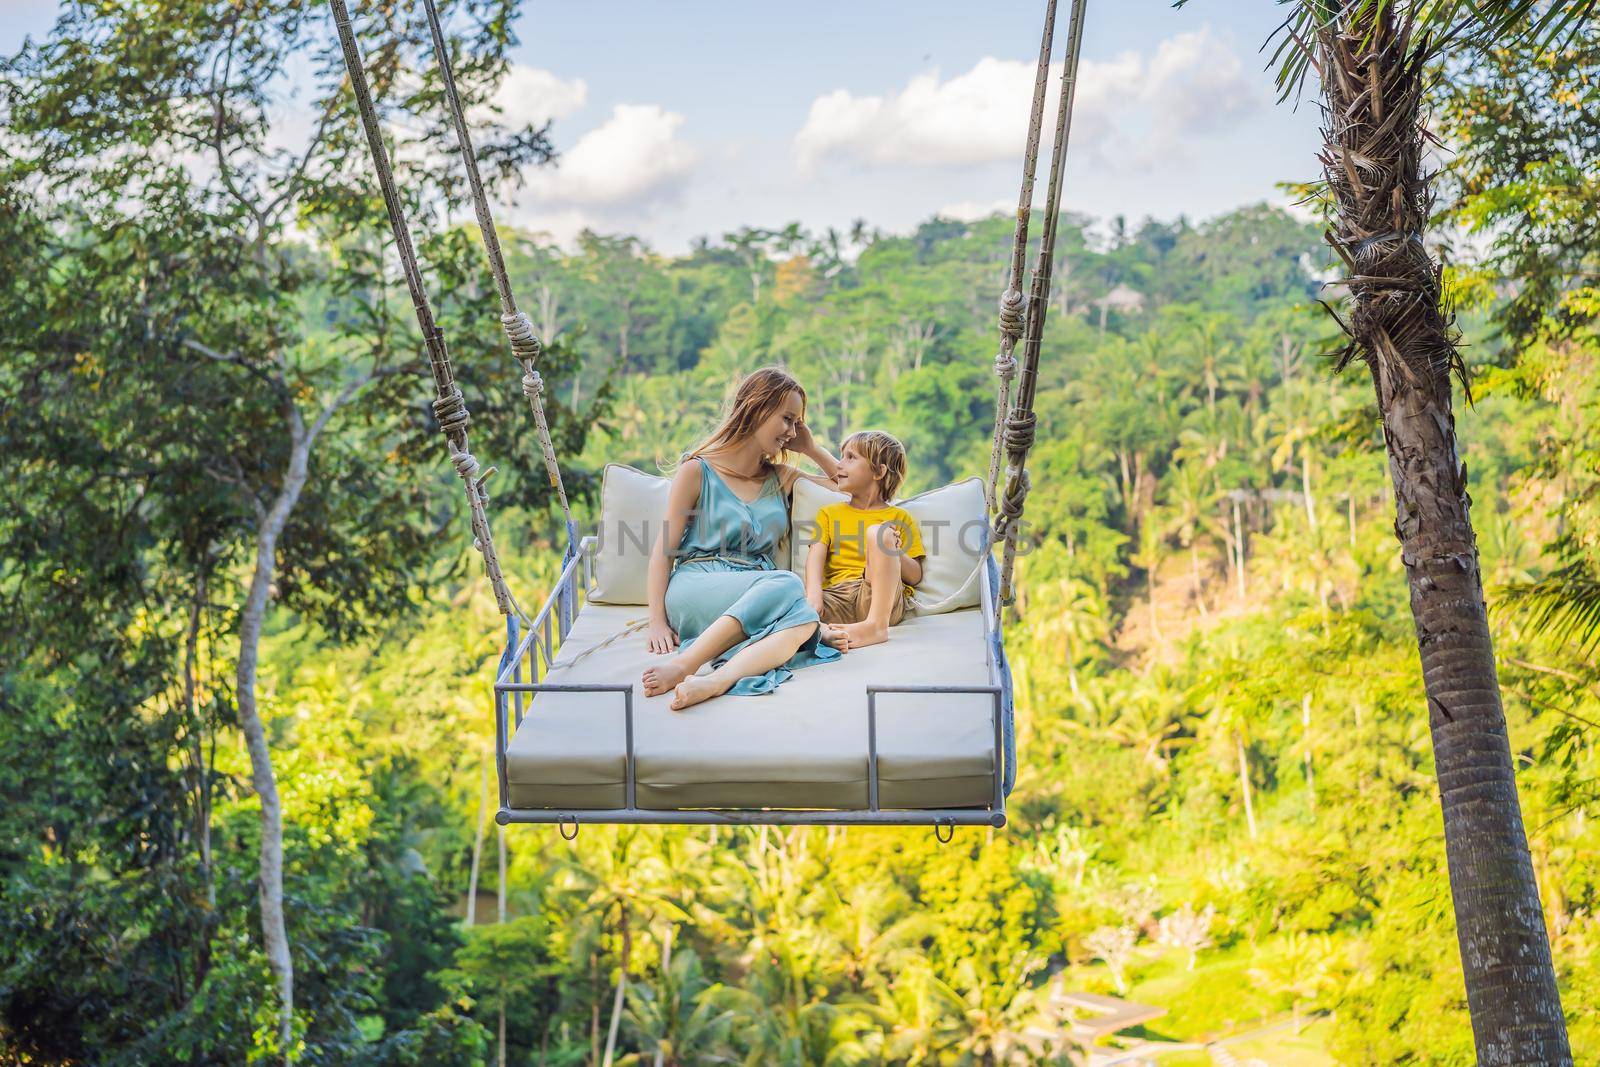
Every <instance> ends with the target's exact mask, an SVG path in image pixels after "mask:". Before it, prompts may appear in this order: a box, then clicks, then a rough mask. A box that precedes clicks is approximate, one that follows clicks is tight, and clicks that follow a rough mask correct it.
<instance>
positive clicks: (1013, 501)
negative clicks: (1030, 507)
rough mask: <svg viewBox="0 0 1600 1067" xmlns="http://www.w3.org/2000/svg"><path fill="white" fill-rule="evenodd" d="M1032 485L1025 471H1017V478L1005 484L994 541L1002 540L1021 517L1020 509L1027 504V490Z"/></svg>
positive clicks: (1031, 480) (995, 525) (995, 526)
mask: <svg viewBox="0 0 1600 1067" xmlns="http://www.w3.org/2000/svg"><path fill="white" fill-rule="evenodd" d="M1032 485H1033V479H1032V478H1030V477H1029V476H1028V472H1027V470H1026V469H1023V470H1021V471H1018V472H1017V477H1016V478H1015V479H1014V480H1012V481H1008V482H1007V483H1006V492H1005V496H1003V497H1002V498H1001V499H1000V517H999V518H998V519H997V520H996V521H995V524H994V534H995V539H996V540H1004V538H1005V536H1006V533H1007V532H1008V531H1009V530H1010V529H1011V524H1012V523H1014V522H1016V521H1017V520H1018V519H1020V518H1021V517H1022V507H1023V505H1024V504H1026V503H1027V500H1028V489H1029V488H1030V487H1031V486H1032Z"/></svg>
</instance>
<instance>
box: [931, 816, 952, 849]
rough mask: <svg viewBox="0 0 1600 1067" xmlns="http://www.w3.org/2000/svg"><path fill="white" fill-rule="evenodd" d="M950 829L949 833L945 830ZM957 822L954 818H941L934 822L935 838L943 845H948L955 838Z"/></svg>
mask: <svg viewBox="0 0 1600 1067" xmlns="http://www.w3.org/2000/svg"><path fill="white" fill-rule="evenodd" d="M944 831H948V833H946V832H944ZM955 836H956V824H955V821H954V820H952V819H940V820H939V821H938V822H936V823H934V824H933V838H934V840H935V841H938V842H939V844H941V845H948V844H949V843H950V842H951V841H953V840H955Z"/></svg>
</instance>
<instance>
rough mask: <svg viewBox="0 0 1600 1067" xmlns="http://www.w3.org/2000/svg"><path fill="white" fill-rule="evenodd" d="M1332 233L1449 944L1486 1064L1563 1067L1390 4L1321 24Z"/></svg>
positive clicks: (1412, 97) (1403, 47) (1416, 59)
mask: <svg viewBox="0 0 1600 1067" xmlns="http://www.w3.org/2000/svg"><path fill="white" fill-rule="evenodd" d="M1317 52H1318V60H1319V70H1320V73H1321V78H1322V89H1323V94H1324V103H1323V107H1324V117H1325V123H1326V128H1325V130H1324V136H1325V141H1326V147H1325V149H1324V151H1323V156H1322V162H1323V165H1324V170H1325V174H1326V177H1327V182H1328V192H1329V195H1330V196H1331V198H1332V200H1333V207H1334V209H1335V215H1334V226H1335V230H1334V232H1333V233H1331V234H1329V240H1330V242H1331V243H1332V244H1333V246H1334V248H1335V249H1336V250H1338V252H1339V254H1340V255H1341V257H1342V258H1343V259H1344V260H1345V263H1346V266H1347V267H1348V268H1349V269H1350V273H1351V279H1350V282H1349V285H1350V294H1351V298H1352V301H1353V304H1354V307H1353V310H1352V315H1351V320H1350V324H1349V327H1348V329H1349V332H1350V336H1351V339H1352V343H1351V345H1350V347H1349V348H1348V349H1347V351H1346V353H1345V360H1344V361H1345V362H1349V361H1350V360H1352V359H1355V358H1357V357H1359V358H1361V359H1362V360H1364V361H1365V362H1366V364H1367V367H1368V369H1369V370H1370V371H1371V374H1372V380H1373V385H1374V387H1375V389H1376V391H1377V399H1378V407H1379V411H1380V413H1381V415H1382V419H1383V427H1384V439H1385V443H1386V445H1387V449H1388V454H1389V474H1390V478H1391V481H1392V482H1393V485H1394V493H1395V517H1396V521H1395V533H1396V535H1397V536H1398V537H1399V540H1400V545H1401V550H1400V551H1401V559H1402V561H1403V562H1404V564H1405V568H1406V576H1407V580H1408V582H1409V585H1410V593H1411V612H1412V617H1413V620H1414V622H1415V624H1416V632H1417V645H1418V648H1419V650H1420V653H1421V660H1422V677H1423V685H1424V688H1425V690H1426V693H1427V701H1428V723H1429V726H1430V728H1431V731H1432V734H1433V746H1434V763H1435V766H1436V768H1437V772H1438V776H1439V792H1440V801H1441V804H1442V806H1443V811H1444V837H1445V856H1446V860H1447V863H1448V866H1449V876H1450V891H1451V897H1452V900H1453V902H1454V906H1455V915H1456V936H1457V940H1458V942H1459V944H1460V949H1461V962H1462V969H1463V971H1464V976H1465V979H1466V991H1467V1003H1468V1006H1469V1008H1470V1010H1471V1014H1472V1029H1473V1038H1474V1041H1475V1044H1476V1046H1477V1053H1478V1059H1479V1062H1481V1063H1484V1064H1507V1065H1510V1064H1535V1063H1537V1064H1571V1063H1572V1053H1571V1050H1570V1048H1569V1046H1568V1043H1567V1032H1566V1025H1565V1021H1564V1019H1563V1016H1562V1011H1561V999H1560V995H1559V993H1558V992H1557V989H1556V979H1555V970H1554V967H1553V966H1552V964H1551V958H1550V942H1549V938H1548V937H1547V935H1546V933H1545V927H1544V915H1543V911H1542V909H1541V907H1540V903H1539V891H1538V886H1537V884H1536V882H1535V879H1534V871H1533V863H1532V860H1531V857H1530V856H1529V853H1528V843H1527V835H1526V834H1525V832H1524V830H1523V824H1522V811H1521V808H1520V807H1519V805H1518V800H1517V787H1516V778H1515V775H1514V773H1513V766H1512V761H1511V750H1510V746H1509V743H1508V740H1507V736H1506V720H1505V713H1504V710H1503V709H1502V707H1501V704H1500V689H1499V683H1498V680H1497V679H1496V677H1495V661H1494V649H1493V645H1492V643H1491V640H1490V636H1489V625H1488V616H1487V611H1486V607H1485V604H1484V599H1483V582H1482V577H1481V574H1480V572H1479V563H1478V551H1477V543H1476V538H1475V537H1474V534H1473V530H1472V522H1471V518H1470V516H1469V514H1468V503H1469V502H1468V499H1467V488H1466V468H1465V467H1464V466H1463V465H1462V464H1461V462H1460V458H1459V454H1458V451H1457V446H1456V436H1455V418H1454V415H1453V412H1452V407H1451V390H1450V371H1451V370H1452V368H1456V369H1459V368H1460V358H1459V356H1458V355H1457V353H1456V351H1455V348H1454V343H1453V342H1454V337H1453V331H1452V327H1451V325H1450V322H1449V320H1448V319H1447V317H1446V315H1445V313H1444V311H1443V310H1442V307H1441V301H1440V297H1441V293H1440V280H1439V268H1438V267H1437V265H1436V264H1435V263H1434V260H1433V257H1432V256H1431V255H1430V254H1429V252H1428V250H1427V248H1426V247H1425V245H1424V243H1423V234H1424V228H1425V225H1426V222H1427V218H1428V201H1429V196H1428V185H1427V179H1426V178H1425V176H1424V174H1423V171H1422V167H1421V155H1422V127H1421V110H1420V108H1421V100H1422V92H1423V83H1424V79H1425V77H1426V62H1425V60H1426V55H1425V50H1423V49H1420V48H1413V46H1412V42H1411V41H1410V27H1409V25H1408V26H1407V27H1406V28H1404V29H1401V28H1399V27H1397V26H1396V24H1395V14H1394V5H1390V4H1351V5H1349V6H1347V7H1346V8H1344V9H1343V10H1342V11H1340V12H1338V13H1337V14H1336V15H1334V16H1333V18H1332V21H1331V22H1329V23H1327V24H1326V25H1323V26H1322V27H1320V28H1319V31H1318V34H1317Z"/></svg>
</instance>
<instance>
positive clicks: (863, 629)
mask: <svg viewBox="0 0 1600 1067" xmlns="http://www.w3.org/2000/svg"><path fill="white" fill-rule="evenodd" d="M839 629H841V630H843V631H844V633H845V637H847V638H848V639H849V641H850V647H851V648H861V647H862V646H864V645H881V644H883V643H884V642H885V641H887V640H889V628H888V627H887V626H883V625H880V624H875V623H872V622H870V621H869V622H847V623H845V624H844V625H843V626H841V627H839Z"/></svg>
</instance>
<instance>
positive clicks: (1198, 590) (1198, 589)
mask: <svg viewBox="0 0 1600 1067" xmlns="http://www.w3.org/2000/svg"><path fill="white" fill-rule="evenodd" d="M1189 573H1190V574H1191V575H1193V577H1194V602H1195V603H1196V604H1198V605H1200V617H1201V618H1202V619H1205V618H1209V617H1210V615H1211V612H1210V611H1209V610H1208V609H1207V608H1206V591H1205V587H1204V586H1203V585H1202V584H1201V582H1200V550H1199V549H1198V548H1197V547H1196V546H1195V543H1194V540H1193V538H1191V539H1190V540H1189Z"/></svg>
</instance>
